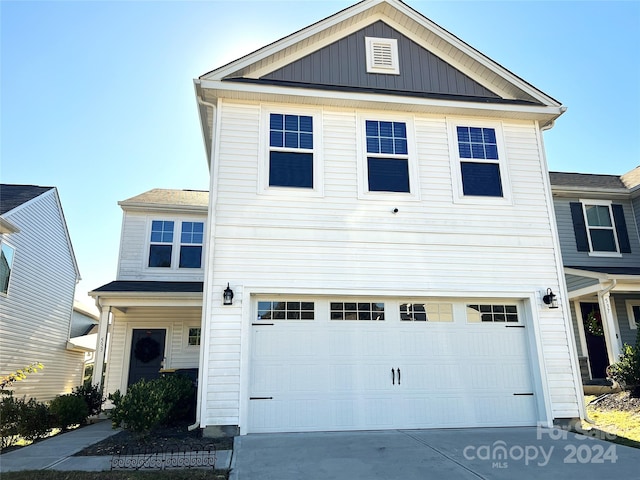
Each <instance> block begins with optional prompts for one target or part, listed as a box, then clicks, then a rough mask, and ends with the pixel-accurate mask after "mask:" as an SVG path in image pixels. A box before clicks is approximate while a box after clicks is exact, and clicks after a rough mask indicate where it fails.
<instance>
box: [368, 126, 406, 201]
mask: <svg viewBox="0 0 640 480" xmlns="http://www.w3.org/2000/svg"><path fill="white" fill-rule="evenodd" d="M365 132H366V149H367V181H368V185H369V191H370V192H406V193H409V192H410V190H411V189H410V186H409V184H410V182H409V151H408V144H407V124H406V123H404V122H388V121H378V120H366V122H365Z"/></svg>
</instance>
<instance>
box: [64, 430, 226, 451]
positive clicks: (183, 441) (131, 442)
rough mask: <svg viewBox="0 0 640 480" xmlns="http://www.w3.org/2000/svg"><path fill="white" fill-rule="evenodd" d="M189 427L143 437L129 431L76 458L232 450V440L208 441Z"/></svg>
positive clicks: (95, 445)
mask: <svg viewBox="0 0 640 480" xmlns="http://www.w3.org/2000/svg"><path fill="white" fill-rule="evenodd" d="M188 425H189V424H188V423H181V424H178V425H174V426H170V427H161V428H157V429H155V430H154V431H152V432H150V433H149V434H148V435H145V436H144V437H141V436H138V435H135V434H133V433H131V432H128V431H126V430H122V431H121V432H118V433H116V434H115V435H112V436H111V437H109V438H106V439H104V440H102V441H101V442H98V443H95V444H93V445H91V446H89V447H87V448H85V449H84V450H82V451H80V452H78V453H76V454H75V456H99V455H118V454H127V455H138V454H143V453H147V452H149V451H150V450H154V451H170V450H174V451H178V450H179V451H196V450H209V449H210V448H212V447H211V446H212V445H213V446H214V447H215V449H216V450H232V449H233V438H232V437H225V438H207V437H203V436H202V430H201V429H200V428H196V429H195V430H193V431H191V432H190V431H189V430H188V429H187V427H188Z"/></svg>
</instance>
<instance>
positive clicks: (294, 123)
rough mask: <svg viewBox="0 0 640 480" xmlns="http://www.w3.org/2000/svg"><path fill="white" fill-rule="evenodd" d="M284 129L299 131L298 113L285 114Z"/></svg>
mask: <svg viewBox="0 0 640 480" xmlns="http://www.w3.org/2000/svg"><path fill="white" fill-rule="evenodd" d="M284 129H285V130H287V131H294V132H297V131H298V116H297V115H285V116H284Z"/></svg>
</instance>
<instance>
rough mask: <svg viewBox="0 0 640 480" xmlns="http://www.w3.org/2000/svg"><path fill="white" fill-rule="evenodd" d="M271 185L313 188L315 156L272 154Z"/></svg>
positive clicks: (270, 158)
mask: <svg viewBox="0 0 640 480" xmlns="http://www.w3.org/2000/svg"><path fill="white" fill-rule="evenodd" d="M269 185H270V186H272V187H300V188H313V154H312V153H295V152H271V153H270V157H269Z"/></svg>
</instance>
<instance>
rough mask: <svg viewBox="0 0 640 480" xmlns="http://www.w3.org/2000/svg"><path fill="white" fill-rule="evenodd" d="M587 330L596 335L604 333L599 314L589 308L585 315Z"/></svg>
mask: <svg viewBox="0 0 640 480" xmlns="http://www.w3.org/2000/svg"><path fill="white" fill-rule="evenodd" d="M587 331H588V332H589V333H590V334H591V335H594V336H596V337H602V336H603V335H604V329H603V328H602V319H601V318H600V314H599V313H597V312H596V311H595V310H591V312H589V315H587Z"/></svg>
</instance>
